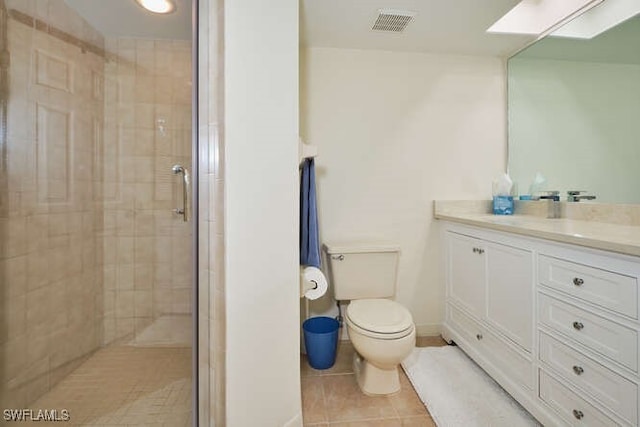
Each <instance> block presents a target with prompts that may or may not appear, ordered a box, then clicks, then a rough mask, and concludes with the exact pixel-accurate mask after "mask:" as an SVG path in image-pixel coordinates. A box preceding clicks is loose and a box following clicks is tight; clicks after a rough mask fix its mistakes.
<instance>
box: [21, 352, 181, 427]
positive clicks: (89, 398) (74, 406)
mask: <svg viewBox="0 0 640 427" xmlns="http://www.w3.org/2000/svg"><path fill="white" fill-rule="evenodd" d="M191 395H192V390H191V348H189V347H163V348H149V347H131V346H121V347H108V348H103V349H101V350H98V351H97V352H96V353H95V354H93V355H92V356H91V357H90V358H89V359H88V360H87V361H86V362H85V363H83V364H82V365H81V366H80V367H79V368H78V369H76V370H75V371H73V372H72V373H71V374H70V375H69V376H67V377H66V378H65V379H63V380H62V381H60V383H58V384H57V385H56V386H55V387H54V388H53V389H52V390H51V391H50V392H48V393H47V394H45V395H44V396H42V397H41V398H40V399H38V400H37V401H36V402H34V403H33V404H31V405H29V407H30V408H31V409H34V410H39V409H47V410H51V409H57V410H58V411H60V410H62V409H66V410H68V411H69V415H70V418H71V419H70V421H69V422H62V423H60V422H32V423H24V422H21V423H19V424H20V425H34V426H35V425H37V426H44V425H61V424H64V425H87V426H122V425H134V426H138V425H157V426H161V425H166V426H172V427H173V426H176V427H178V426H190V425H191Z"/></svg>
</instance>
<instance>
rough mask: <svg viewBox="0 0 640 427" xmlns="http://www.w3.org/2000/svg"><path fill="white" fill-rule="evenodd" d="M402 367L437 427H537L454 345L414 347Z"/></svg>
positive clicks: (536, 423) (512, 400) (525, 412)
mask: <svg viewBox="0 0 640 427" xmlns="http://www.w3.org/2000/svg"><path fill="white" fill-rule="evenodd" d="M402 367H403V368H404V370H405V372H406V373H407V376H408V377H409V380H410V381H411V383H412V384H413V387H414V388H415V389H416V391H417V392H418V395H419V396H420V399H421V400H422V402H423V403H424V404H425V405H426V407H427V409H428V410H429V413H431V417H432V418H433V420H434V421H435V422H436V424H437V425H438V427H489V426H491V427H497V426H501V427H502V426H504V427H521V426H522V427H524V426H527V427H529V426H539V425H540V424H539V423H538V422H537V421H536V420H535V419H534V418H533V417H532V416H531V414H529V413H528V412H527V411H526V410H525V409H524V408H523V407H522V406H520V405H519V404H518V403H517V402H516V401H515V400H514V399H513V398H512V397H511V396H510V395H509V394H508V393H507V392H506V391H504V390H503V389H502V388H501V387H500V386H499V385H498V384H497V383H496V382H495V381H494V380H493V379H491V378H490V377H489V376H488V375H487V374H486V373H485V372H484V371H483V370H482V368H480V367H479V366H478V365H476V364H475V363H474V362H473V361H472V360H471V359H470V358H469V357H468V356H467V355H466V354H464V352H463V351H462V350H460V349H459V348H458V347H456V346H445V347H423V348H416V349H414V350H413V352H412V353H411V355H409V357H407V358H406V359H405V360H404V362H402Z"/></svg>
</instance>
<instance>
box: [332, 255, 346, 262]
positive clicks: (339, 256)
mask: <svg viewBox="0 0 640 427" xmlns="http://www.w3.org/2000/svg"><path fill="white" fill-rule="evenodd" d="M331 259H336V260H338V261H343V260H344V255H342V254H340V255H331Z"/></svg>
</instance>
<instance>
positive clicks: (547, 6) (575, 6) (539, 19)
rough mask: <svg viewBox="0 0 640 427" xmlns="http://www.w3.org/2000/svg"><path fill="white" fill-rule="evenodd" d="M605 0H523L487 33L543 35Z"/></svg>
mask: <svg viewBox="0 0 640 427" xmlns="http://www.w3.org/2000/svg"><path fill="white" fill-rule="evenodd" d="M602 1H603V0H563V1H556V0H521V1H520V3H518V4H517V5H515V7H514V8H513V9H511V10H510V11H509V12H507V13H506V14H505V15H504V16H503V17H502V18H500V19H498V20H497V21H496V22H495V23H494V24H493V25H492V26H491V27H489V29H488V30H487V33H507V34H533V35H541V34H543V33H544V32H546V31H548V30H549V29H550V28H552V27H554V26H556V25H557V24H558V23H560V22H562V21H564V20H566V19H567V18H569V17H572V16H575V15H576V14H579V13H582V12H584V11H585V10H588V9H590V8H592V7H593V6H595V5H597V4H599V3H601V2H602Z"/></svg>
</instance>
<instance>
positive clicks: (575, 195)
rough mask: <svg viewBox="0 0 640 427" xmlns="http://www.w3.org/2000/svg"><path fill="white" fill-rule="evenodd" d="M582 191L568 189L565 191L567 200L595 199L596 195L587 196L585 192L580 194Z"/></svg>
mask: <svg viewBox="0 0 640 427" xmlns="http://www.w3.org/2000/svg"><path fill="white" fill-rule="evenodd" d="M581 193H584V191H578V190H569V191H567V201H568V202H579V201H580V200H595V199H596V196H589V195H586V194H582V195H581Z"/></svg>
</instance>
